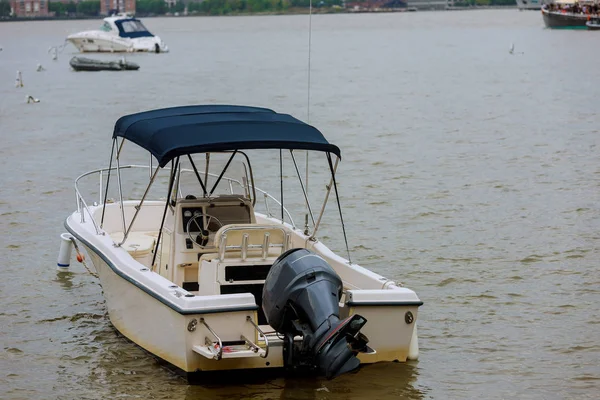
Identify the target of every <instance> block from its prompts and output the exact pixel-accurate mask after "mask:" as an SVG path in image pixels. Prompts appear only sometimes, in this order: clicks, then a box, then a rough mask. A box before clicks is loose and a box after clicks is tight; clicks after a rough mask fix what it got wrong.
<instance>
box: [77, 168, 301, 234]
mask: <svg viewBox="0 0 600 400" xmlns="http://www.w3.org/2000/svg"><path fill="white" fill-rule="evenodd" d="M119 169H120V170H121V171H123V170H127V169H146V170H150V172H152V171H151V170H152V167H151V166H149V165H136V164H132V165H122V166H120V167H119ZM116 170H117V167H111V168H99V169H95V170H92V171H88V172H86V173H84V174H82V175H79V176H78V177H77V178H76V179H75V196H76V202H77V212H78V213H80V214H81V222H82V223H83V222H85V213H87V214H88V216H89V217H90V219H91V221H92V223H93V225H94V229H95V230H96V234H98V235H99V234H101V233H102V231H101V229H100V227H99V225H98V222H97V221H96V220H95V219H94V217H93V214H92V213H91V211H90V208H89V205H88V203H87V202H86V201H85V198H84V196H83V195H82V194H81V190H80V188H79V184H80V181H81V180H82V179H83V178H85V177H88V176H90V175H94V174H98V177H99V182H98V184H99V190H98V202H97V204H102V202H103V198H102V197H103V193H104V189H105V188H104V174H105V173H108V172H109V171H116ZM165 170H167V171H168V170H170V168H165ZM181 172H185V173H194V171H193V170H190V169H182V170H181ZM208 175H209V176H211V177H214V178H217V177H218V175H217V174H213V173H208ZM222 179H223V180H225V182H227V184H228V187H229V191H230V193H231V194H235V193H234V184H235V185H238V186H239V187H241V188H242V189H244V190H247V189H252V190H253V191H256V192H259V193H261V194H262V195H263V200H264V204H265V209H266V211H267V215H268V216H269V217H272V218H277V217H275V216H274V215H273V214H272V213H271V210H270V207H269V201H273V202H275V203H276V204H277V206H279V207H281V202H280V201H279V200H277V199H276V198H275V197H273V196H271V195H270V194H269V193H267V192H266V191H264V190H262V189H260V188H258V187H253V186H252V185H251V184H244V183H245V182H240V181H239V180H237V179H234V178H229V177H226V176H223V177H222ZM179 195H181V193H179ZM283 210H284V213H285V215H286V216H287V218H288V219H289V222H290V224H291V225H292V226H293V227H295V226H296V224H295V223H294V219H293V218H292V215H291V214H290V212H289V211H288V210H287V209H286V208H285V207H284V208H283ZM277 219H279V220H281V218H277ZM282 222H283V221H282Z"/></svg>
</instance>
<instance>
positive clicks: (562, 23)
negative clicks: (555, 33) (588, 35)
mask: <svg viewBox="0 0 600 400" xmlns="http://www.w3.org/2000/svg"><path fill="white" fill-rule="evenodd" d="M542 16H543V18H544V24H545V25H546V27H548V28H552V29H561V28H562V29H587V27H586V22H587V20H588V18H587V15H585V14H571V13H561V12H554V11H547V10H542Z"/></svg>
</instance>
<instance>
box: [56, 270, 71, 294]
mask: <svg viewBox="0 0 600 400" xmlns="http://www.w3.org/2000/svg"><path fill="white" fill-rule="evenodd" d="M53 282H56V283H59V284H60V287H61V288H63V289H65V290H71V289H72V288H73V273H72V272H68V271H56V279H53Z"/></svg>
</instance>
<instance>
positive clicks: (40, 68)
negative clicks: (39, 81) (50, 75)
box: [35, 63, 46, 72]
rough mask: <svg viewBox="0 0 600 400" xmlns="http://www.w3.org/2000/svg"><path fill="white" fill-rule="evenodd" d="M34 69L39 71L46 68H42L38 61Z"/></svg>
mask: <svg viewBox="0 0 600 400" xmlns="http://www.w3.org/2000/svg"><path fill="white" fill-rule="evenodd" d="M35 70H36V71H37V72H40V71H45V70H46V68H44V67H43V66H42V64H40V63H38V65H37V67H36V68H35Z"/></svg>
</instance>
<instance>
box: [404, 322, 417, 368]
mask: <svg viewBox="0 0 600 400" xmlns="http://www.w3.org/2000/svg"><path fill="white" fill-rule="evenodd" d="M406 357H407V358H408V359H409V360H413V361H416V360H418V359H419V334H418V333H417V322H416V321H415V329H413V334H412V337H411V338H410V345H409V346H408V354H407V356H406Z"/></svg>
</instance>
